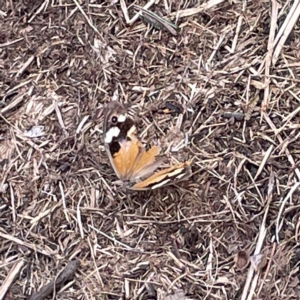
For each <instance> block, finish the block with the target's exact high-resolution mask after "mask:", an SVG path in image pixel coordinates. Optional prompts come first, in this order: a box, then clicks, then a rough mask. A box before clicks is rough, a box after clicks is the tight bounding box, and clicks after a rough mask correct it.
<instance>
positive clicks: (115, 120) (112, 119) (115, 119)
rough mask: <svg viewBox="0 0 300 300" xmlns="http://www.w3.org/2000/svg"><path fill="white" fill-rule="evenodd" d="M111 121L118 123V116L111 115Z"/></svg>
mask: <svg viewBox="0 0 300 300" xmlns="http://www.w3.org/2000/svg"><path fill="white" fill-rule="evenodd" d="M111 122H112V123H113V124H116V123H117V122H118V118H117V117H116V116H112V117H111Z"/></svg>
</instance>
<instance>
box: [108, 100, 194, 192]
mask: <svg viewBox="0 0 300 300" xmlns="http://www.w3.org/2000/svg"><path fill="white" fill-rule="evenodd" d="M136 131H137V129H136V126H135V124H134V121H133V120H132V119H131V118H130V116H128V111H127V108H126V106H124V105H123V104H121V103H119V102H117V101H111V102H110V103H109V104H108V105H107V107H106V109H105V112H104V125H103V133H104V145H105V149H106V152H107V154H108V157H109V160H110V163H111V165H112V167H113V169H114V171H115V173H116V175H117V176H118V177H119V178H120V179H121V180H122V181H123V182H124V183H127V185H128V186H127V188H129V189H133V190H149V189H150V190H152V189H155V188H158V187H160V186H163V185H167V184H171V183H174V180H175V181H176V180H177V181H178V180H182V179H184V178H185V177H186V176H187V175H190V163H189V162H185V163H181V164H178V165H175V166H171V167H169V168H164V169H162V170H160V171H158V172H155V171H156V170H157V169H158V168H159V167H161V166H162V164H163V163H164V162H165V161H166V158H159V159H157V157H158V156H159V153H160V150H161V149H160V147H159V146H155V145H153V146H151V147H150V148H149V149H148V148H147V149H146V147H145V146H144V145H143V144H142V143H141V142H140V141H139V139H138V138H137V135H136Z"/></svg>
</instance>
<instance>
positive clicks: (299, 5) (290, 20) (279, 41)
mask: <svg viewBox="0 0 300 300" xmlns="http://www.w3.org/2000/svg"><path fill="white" fill-rule="evenodd" d="M299 16H300V1H299V0H295V1H294V3H293V6H292V7H291V9H290V11H289V13H288V15H287V16H286V19H285V21H284V23H283V24H282V26H281V28H280V30H279V31H278V33H277V36H276V38H275V41H274V44H275V45H276V48H275V50H274V53H273V57H272V63H273V66H275V64H276V62H277V60H278V57H279V54H280V52H281V50H282V47H283V46H284V43H285V41H286V40H287V38H288V36H289V34H290V33H291V31H292V30H293V28H294V26H295V24H296V22H297V20H298V19H299Z"/></svg>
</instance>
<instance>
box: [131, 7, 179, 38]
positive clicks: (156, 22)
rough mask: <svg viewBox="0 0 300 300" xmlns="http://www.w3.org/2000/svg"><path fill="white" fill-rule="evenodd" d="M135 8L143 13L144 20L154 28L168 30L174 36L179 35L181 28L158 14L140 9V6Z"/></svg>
mask: <svg viewBox="0 0 300 300" xmlns="http://www.w3.org/2000/svg"><path fill="white" fill-rule="evenodd" d="M134 7H135V8H137V9H138V10H140V11H141V12H142V15H141V16H142V19H143V20H144V21H145V22H146V23H148V24H151V25H152V26H153V27H155V28H157V29H161V30H166V31H169V32H170V33H172V34H173V35H177V32H178V30H179V27H178V26H177V25H175V24H173V23H171V22H169V21H167V20H165V19H164V18H162V17H160V16H158V15H157V14H155V13H153V12H151V11H149V10H147V9H144V8H143V7H140V6H138V5H134Z"/></svg>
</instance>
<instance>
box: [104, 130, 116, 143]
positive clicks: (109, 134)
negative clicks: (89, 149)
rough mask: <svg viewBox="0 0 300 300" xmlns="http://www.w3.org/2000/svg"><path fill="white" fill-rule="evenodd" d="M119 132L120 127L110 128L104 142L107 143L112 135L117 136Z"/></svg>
mask: <svg viewBox="0 0 300 300" xmlns="http://www.w3.org/2000/svg"><path fill="white" fill-rule="evenodd" d="M119 134H120V129H119V128H118V127H112V128H110V129H109V130H108V131H107V132H106V135H105V138H104V143H106V144H109V143H111V142H112V140H113V138H114V137H117V136H118V135H119Z"/></svg>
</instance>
